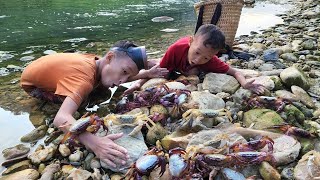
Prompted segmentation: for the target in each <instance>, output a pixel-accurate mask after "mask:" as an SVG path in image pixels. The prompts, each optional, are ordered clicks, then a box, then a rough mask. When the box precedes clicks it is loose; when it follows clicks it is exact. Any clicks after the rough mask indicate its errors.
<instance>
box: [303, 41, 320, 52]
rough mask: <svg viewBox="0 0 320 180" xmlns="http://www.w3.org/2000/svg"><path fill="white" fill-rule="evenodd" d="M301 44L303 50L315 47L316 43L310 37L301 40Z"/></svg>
mask: <svg viewBox="0 0 320 180" xmlns="http://www.w3.org/2000/svg"><path fill="white" fill-rule="evenodd" d="M301 46H302V48H303V49H305V50H313V49H316V48H317V46H316V43H315V42H314V41H312V40H311V39H308V40H306V41H304V42H302V44H301Z"/></svg>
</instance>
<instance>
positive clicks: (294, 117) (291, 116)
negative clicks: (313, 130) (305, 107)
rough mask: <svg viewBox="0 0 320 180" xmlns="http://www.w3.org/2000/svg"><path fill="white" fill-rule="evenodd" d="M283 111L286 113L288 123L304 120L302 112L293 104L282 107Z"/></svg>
mask: <svg viewBox="0 0 320 180" xmlns="http://www.w3.org/2000/svg"><path fill="white" fill-rule="evenodd" d="M284 112H285V113H286V115H287V121H288V122H289V123H292V124H295V123H297V122H298V123H299V124H301V125H302V124H303V121H304V120H305V116H304V114H303V113H302V112H301V111H300V110H299V109H298V108H297V107H295V106H294V105H292V104H289V105H286V106H285V107H284Z"/></svg>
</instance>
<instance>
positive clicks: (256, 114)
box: [243, 109, 284, 129]
mask: <svg viewBox="0 0 320 180" xmlns="http://www.w3.org/2000/svg"><path fill="white" fill-rule="evenodd" d="M252 123H254V125H253V128H254V129H264V128H267V127H271V126H274V125H280V124H283V123H284V120H283V119H282V118H281V117H280V115H279V114H278V113H277V112H275V111H273V110H270V109H252V110H250V111H247V112H245V113H244V117H243V124H244V125H245V126H247V127H249V126H250V125H251V124H252Z"/></svg>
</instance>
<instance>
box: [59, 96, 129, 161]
mask: <svg viewBox="0 0 320 180" xmlns="http://www.w3.org/2000/svg"><path fill="white" fill-rule="evenodd" d="M78 107H79V105H77V104H76V103H75V102H74V101H73V100H72V99H71V98H70V97H66V98H65V100H64V101H63V103H62V105H61V107H60V109H59V111H58V113H57V115H56V117H55V118H54V121H53V124H54V125H55V126H56V127H59V128H60V129H61V130H62V131H64V132H65V133H67V132H68V131H69V128H70V126H71V125H72V124H73V123H74V122H76V120H75V119H74V118H73V117H72V115H73V114H74V113H75V112H76V111H77V109H78ZM121 136H122V134H112V135H108V136H105V137H98V136H95V135H93V134H91V133H89V132H84V133H81V134H80V135H79V136H78V137H79V140H80V142H81V143H82V144H84V145H85V146H86V147H88V148H90V149H91V150H93V151H94V153H95V154H96V155H97V156H98V157H99V158H100V159H102V160H103V161H104V162H106V163H107V164H108V165H110V166H113V167H115V166H116V164H120V163H122V164H125V161H126V160H127V158H128V155H127V150H126V149H125V148H123V147H121V146H119V145H117V144H115V143H114V142H113V140H116V139H118V138H120V137H121Z"/></svg>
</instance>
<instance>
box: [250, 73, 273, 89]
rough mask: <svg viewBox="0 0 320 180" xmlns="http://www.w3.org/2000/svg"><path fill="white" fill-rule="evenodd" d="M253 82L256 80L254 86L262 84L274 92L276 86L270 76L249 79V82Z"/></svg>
mask: <svg viewBox="0 0 320 180" xmlns="http://www.w3.org/2000/svg"><path fill="white" fill-rule="evenodd" d="M251 80H254V82H253V83H252V84H261V85H263V86H264V87H265V88H267V89H269V90H272V89H273V88H274V86H275V85H274V82H273V81H272V79H271V78H270V77H269V76H259V77H254V78H250V79H247V81H251Z"/></svg>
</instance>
